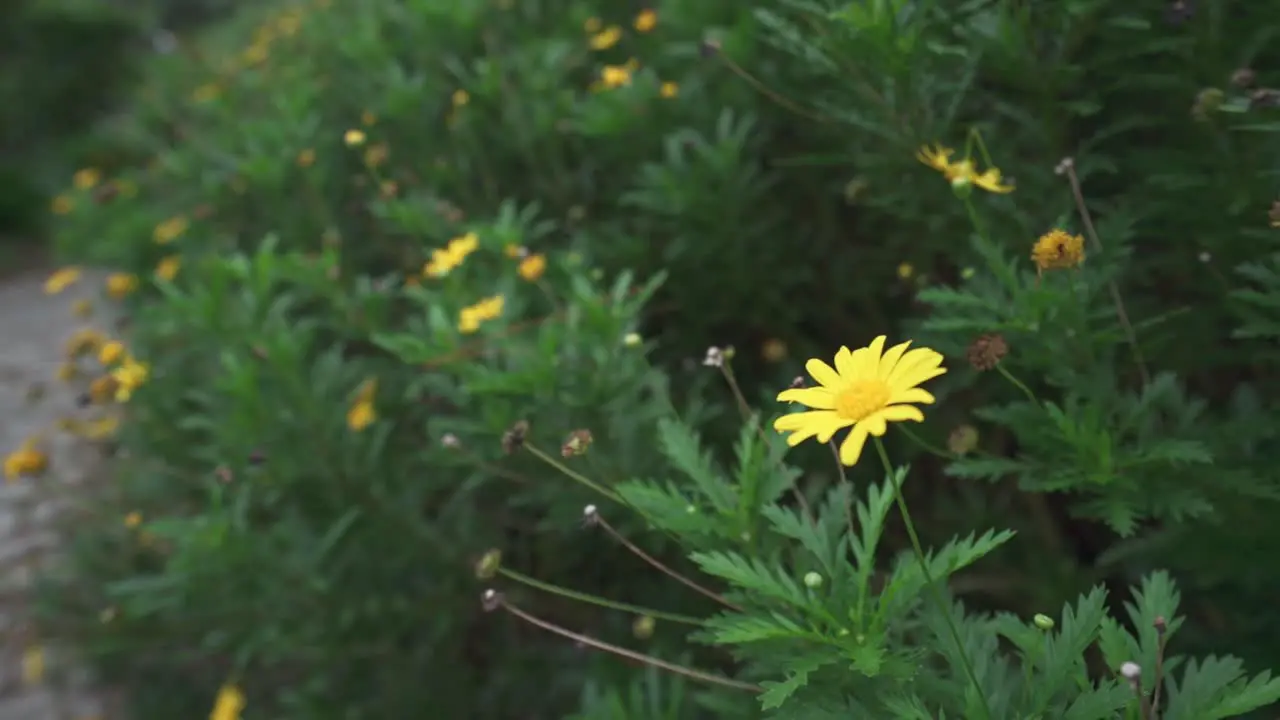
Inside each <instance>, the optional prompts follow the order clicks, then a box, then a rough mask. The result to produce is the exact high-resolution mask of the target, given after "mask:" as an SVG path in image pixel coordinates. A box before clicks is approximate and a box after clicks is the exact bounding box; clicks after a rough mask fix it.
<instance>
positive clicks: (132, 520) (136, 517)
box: [124, 510, 142, 530]
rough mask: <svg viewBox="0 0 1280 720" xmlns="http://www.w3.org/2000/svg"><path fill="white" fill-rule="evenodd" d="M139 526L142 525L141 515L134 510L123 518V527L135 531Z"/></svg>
mask: <svg viewBox="0 0 1280 720" xmlns="http://www.w3.org/2000/svg"><path fill="white" fill-rule="evenodd" d="M141 524H142V513H140V512H138V511H137V510H134V511H133V512H131V513H129V514H128V515H125V516H124V526H125V527H127V528H129V529H130V530H137V529H138V526H139V525H141Z"/></svg>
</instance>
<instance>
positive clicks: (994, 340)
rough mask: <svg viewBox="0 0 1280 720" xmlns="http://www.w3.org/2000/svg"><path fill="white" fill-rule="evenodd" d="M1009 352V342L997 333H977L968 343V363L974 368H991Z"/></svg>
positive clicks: (980, 369)
mask: <svg viewBox="0 0 1280 720" xmlns="http://www.w3.org/2000/svg"><path fill="white" fill-rule="evenodd" d="M1008 354H1009V344H1008V343H1006V342H1005V341H1004V337H1003V336H1001V335H1000V334H998V333H985V334H983V335H979V336H978V337H977V338H975V339H974V341H973V342H972V343H970V344H969V351H968V357H969V364H970V365H972V366H973V368H974V369H975V370H979V371H985V370H993V369H995V366H996V365H998V364H999V363H1000V361H1001V360H1002V359H1004V356H1005V355H1008Z"/></svg>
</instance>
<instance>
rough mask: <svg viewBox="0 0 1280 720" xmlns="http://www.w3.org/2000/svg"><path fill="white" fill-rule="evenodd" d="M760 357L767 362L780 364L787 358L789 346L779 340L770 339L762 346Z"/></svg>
mask: <svg viewBox="0 0 1280 720" xmlns="http://www.w3.org/2000/svg"><path fill="white" fill-rule="evenodd" d="M760 356H761V357H763V358H764V360H765V362H771V363H780V362H782V361H783V360H785V359H786V358H787V344H786V343H784V342H782V341H781V340H779V339H778V338H769V339H768V340H765V341H764V345H761V346H760Z"/></svg>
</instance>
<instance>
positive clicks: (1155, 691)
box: [1151, 618, 1169, 718]
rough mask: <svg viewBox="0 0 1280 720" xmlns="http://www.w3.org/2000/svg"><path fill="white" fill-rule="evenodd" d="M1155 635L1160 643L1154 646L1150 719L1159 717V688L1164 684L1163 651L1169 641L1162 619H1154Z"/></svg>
mask: <svg viewBox="0 0 1280 720" xmlns="http://www.w3.org/2000/svg"><path fill="white" fill-rule="evenodd" d="M1156 633H1157V634H1159V636H1160V642H1159V643H1158V644H1157V646H1156V681H1155V686H1154V687H1153V688H1152V689H1151V717H1152V718H1159V717H1160V686H1161V685H1162V684H1163V683H1164V649H1165V643H1167V642H1168V640H1169V632H1168V629H1167V626H1166V625H1165V620H1164V618H1156Z"/></svg>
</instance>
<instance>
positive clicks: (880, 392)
mask: <svg viewBox="0 0 1280 720" xmlns="http://www.w3.org/2000/svg"><path fill="white" fill-rule="evenodd" d="M884 343H885V336H883V335H881V336H879V337H877V338H876V339H875V340H872V341H871V344H870V345H869V346H867V347H865V348H859V349H858V350H855V351H852V352H851V351H850V350H849V348H847V347H842V348H840V351H839V352H837V353H836V357H835V368H834V369H833V368H832V367H831V366H830V365H828V364H826V363H825V362H823V361H821V360H818V359H816V358H814V359H812V360H809V362H807V363H805V369H806V370H808V371H809V375H811V376H812V377H813V379H814V380H817V381H818V386H817V387H810V388H793V389H790V390H783V391H782V392H780V393H778V400H779V401H780V402H797V403H800V404H801V405H805V406H807V407H809V408H811V410H809V411H805V412H798V413H791V414H788V415H783V416H782V417H780V418H778V419H777V420H776V421H775V422H774V423H773V427H774V429H776V430H778V431H779V432H789V433H791V434H790V435H788V436H787V444H788V445H791V446H793V447H794V446H796V445H799V444H800V443H801V442H803V441H805V440H807V439H809V438H816V439H817V440H818V442H822V443H825V442H828V441H830V440H831V438H832V437H833V436H834V435H835V434H836V432H837V431H839V430H841V429H843V428H846V427H849V428H851V429H850V431H849V434H848V435H847V436H846V437H845V439H844V442H842V443H841V444H840V462H841V463H843V464H845V465H850V466H852V465H854V464H855V463H857V462H858V458H859V457H860V456H861V455H862V447H863V445H865V444H866V441H867V436H868V435H870V436H874V437H880V436H881V435H884V433H885V430H886V428H887V423H889V422H899V421H903V420H913V421H915V422H923V421H924V414H923V413H921V412H920V409H919V408H917V407H916V406H915V405H913V404H912V403H922V404H930V403H932V402H934V397H933V395H931V394H930V393H928V392H926V391H925V390H924V389H922V388H920V387H918V386H919V385H920V384H921V383H923V382H925V381H926V380H929V379H931V378H935V377H937V376H939V375H942V374H943V373H945V372H946V368H943V367H942V355H941V354H939V353H938V352H936V351H934V350H930V349H928V348H916V349H914V350H910V351H908V350H907V348H908V347H909V346H910V345H911V343H910V342H909V341H908V342H904V343H901V344H899V345H895V346H893V347H892V348H889V350H888V352H885V351H884Z"/></svg>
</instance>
